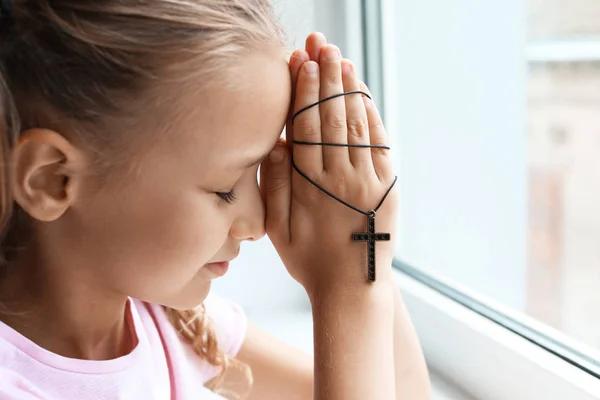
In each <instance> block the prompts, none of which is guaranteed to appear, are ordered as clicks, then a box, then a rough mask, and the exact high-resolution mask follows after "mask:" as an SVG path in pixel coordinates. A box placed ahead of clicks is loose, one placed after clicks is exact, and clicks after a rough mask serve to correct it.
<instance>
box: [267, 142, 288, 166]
mask: <svg viewBox="0 0 600 400" xmlns="http://www.w3.org/2000/svg"><path fill="white" fill-rule="evenodd" d="M284 158H285V154H284V149H283V148H282V147H281V146H275V148H274V149H273V150H271V154H270V155H269V161H271V162H272V163H273V164H281V162H282V161H283V159H284Z"/></svg>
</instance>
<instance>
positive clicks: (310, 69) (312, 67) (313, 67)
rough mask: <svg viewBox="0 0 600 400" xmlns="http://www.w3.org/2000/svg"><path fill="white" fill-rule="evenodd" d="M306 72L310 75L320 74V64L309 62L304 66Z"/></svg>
mask: <svg viewBox="0 0 600 400" xmlns="http://www.w3.org/2000/svg"><path fill="white" fill-rule="evenodd" d="M304 70H305V71H306V72H307V73H308V74H310V75H316V74H317V72H319V64H317V63H316V62H314V61H307V62H306V63H305V64H304Z"/></svg>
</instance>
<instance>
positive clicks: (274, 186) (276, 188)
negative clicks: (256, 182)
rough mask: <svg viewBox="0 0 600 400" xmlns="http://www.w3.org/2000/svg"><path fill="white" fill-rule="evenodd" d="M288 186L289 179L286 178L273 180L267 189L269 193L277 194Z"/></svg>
mask: <svg viewBox="0 0 600 400" xmlns="http://www.w3.org/2000/svg"><path fill="white" fill-rule="evenodd" d="M287 186H288V182H287V179H285V178H271V180H270V181H269V184H268V185H267V187H266V190H267V193H270V194H272V193H277V192H280V191H281V190H283V189H284V188H286V187H287Z"/></svg>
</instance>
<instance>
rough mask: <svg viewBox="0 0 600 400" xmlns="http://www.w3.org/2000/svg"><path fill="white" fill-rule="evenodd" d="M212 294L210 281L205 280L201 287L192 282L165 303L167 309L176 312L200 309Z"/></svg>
mask: <svg viewBox="0 0 600 400" xmlns="http://www.w3.org/2000/svg"><path fill="white" fill-rule="evenodd" d="M209 292H210V281H206V280H204V281H203V282H202V284H201V285H199V284H198V283H197V282H191V283H190V284H189V285H187V286H186V287H185V288H184V289H182V290H181V292H180V293H179V294H178V295H176V296H174V297H173V298H172V299H168V300H167V301H165V302H164V303H163V305H164V306H165V307H169V308H173V309H175V310H182V311H183V310H191V309H194V308H196V307H198V306H199V305H200V304H202V302H203V301H204V299H206V296H208V293H209Z"/></svg>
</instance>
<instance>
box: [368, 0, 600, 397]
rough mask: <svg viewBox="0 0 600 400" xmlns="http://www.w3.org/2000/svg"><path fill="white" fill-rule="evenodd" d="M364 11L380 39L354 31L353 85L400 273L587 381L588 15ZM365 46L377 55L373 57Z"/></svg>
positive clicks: (595, 79) (591, 322) (377, 6)
mask: <svg viewBox="0 0 600 400" xmlns="http://www.w3.org/2000/svg"><path fill="white" fill-rule="evenodd" d="M363 4H364V5H365V7H366V9H367V13H368V12H370V13H371V14H372V16H371V18H368V19H367V21H371V27H372V26H373V25H379V27H380V29H379V31H378V32H377V33H376V34H373V33H372V32H370V30H369V28H368V27H369V24H368V23H367V29H365V33H366V34H367V41H366V42H365V47H366V49H365V51H364V54H365V55H366V57H365V60H366V61H365V62H366V64H367V68H366V69H365V74H366V76H367V78H368V79H369V83H371V82H373V83H374V84H375V86H376V87H377V88H378V89H379V93H378V95H379V96H380V98H381V100H380V101H381V102H382V105H383V107H384V110H385V119H386V125H387V127H388V131H389V133H390V136H391V140H392V142H393V144H394V148H395V157H396V162H397V169H398V171H399V178H400V179H399V184H400V188H401V192H402V196H401V197H402V201H401V215H400V218H399V226H400V232H399V237H398V238H397V249H398V253H397V257H398V262H397V264H398V267H399V268H400V269H401V270H402V271H404V272H406V273H407V274H409V275H411V276H413V277H415V278H416V279H417V280H419V281H421V282H424V283H426V284H428V285H429V286H431V287H433V288H435V289H436V290H438V291H441V292H443V293H444V294H446V295H448V296H449V297H451V298H453V299H455V300H457V301H459V302H461V303H463V304H465V305H467V306H468V307H469V308H470V309H472V310H475V311H476V312H477V313H479V314H482V315H485V316H486V317H487V318H489V319H491V320H494V321H496V322H497V323H498V324H500V325H501V326H503V327H505V328H508V329H509V330H510V331H512V332H516V333H518V335H520V336H521V337H523V338H525V339H526V340H527V341H530V342H534V343H536V345H537V346H539V347H540V348H541V349H543V350H544V351H546V352H547V353H548V354H551V355H553V356H558V358H560V359H561V360H564V361H565V362H567V363H570V364H571V365H574V366H576V367H577V368H580V369H581V370H582V371H584V372H585V373H586V374H589V376H590V377H591V378H593V379H594V380H597V378H598V377H600V375H599V371H600V368H599V367H600V351H599V350H600V312H598V311H597V310H598V305H597V304H598V303H599V300H600V22H599V21H600V8H598V6H597V3H596V2H594V1H593V0H577V1H569V2H567V1H558V0H525V1H515V0H509V1H498V2H482V1H475V0H455V1H452V2H440V1H436V0H419V1H415V0H382V1H373V2H370V1H363ZM369 10H370V11H369ZM377 34H379V35H380V41H379V43H381V49H380V50H378V49H377V45H375V47H376V48H375V49H373V48H369V47H372V46H373V43H377V42H375V41H374V40H375V38H376V35H377ZM369 35H370V36H369ZM373 54H375V55H377V54H379V56H378V57H375V58H374V57H373V56H372V55H373ZM377 74H379V75H380V76H382V77H383V79H381V80H378V79H377ZM419 310H420V311H422V310H421V309H419ZM413 317H414V318H416V319H417V320H419V319H421V317H419V316H416V315H415V314H414V313H413ZM431 320H432V318H429V320H428V321H427V323H431ZM429 330H431V326H425V323H423V326H422V327H421V329H420V334H421V335H422V336H427V335H428V334H430V333H428V331H429ZM448 335H450V334H448ZM435 340H437V341H443V340H444V339H442V338H440V335H439V331H438V334H437V335H436V336H435ZM426 341H427V340H426ZM436 345H437V344H436ZM467 345H468V344H467ZM449 346H452V344H449ZM436 349H438V350H439V348H436ZM486 351H487V350H486V349H477V350H475V349H470V351H469V350H464V351H462V353H460V354H459V356H460V355H462V356H464V357H470V356H471V355H470V354H468V353H469V352H483V353H485V352H486ZM489 354H491V352H490V353H489ZM498 354H501V353H500V352H499V353H498ZM433 357H435V355H433ZM480 361H482V362H485V363H486V366H487V365H488V363H493V362H496V361H497V360H495V359H494V360H492V359H491V357H490V358H489V359H488V360H487V361H486V360H485V358H481V359H480ZM443 367H444V366H443V365H442V366H441V368H443ZM512 367H513V368H514V367H515V365H513V366H512ZM518 367H519V368H520V367H521V366H518ZM471 368H473V365H471ZM477 368H479V369H481V368H483V367H482V365H478V366H477ZM497 369H498V371H496V372H498V373H499V371H500V367H498V368H497ZM476 372H478V371H474V370H473V369H471V370H470V372H467V373H470V374H471V375H472V376H475V375H476ZM564 376H565V375H563V376H562V377H561V379H562V378H564ZM557 377H560V374H558V375H557ZM492 379H494V378H493V377H492V378H490V380H492ZM496 379H497V378H496ZM520 379H521V380H522V379H523V378H520ZM471 383H472V384H473V385H472V386H473V387H475V386H478V385H480V384H481V382H478V383H474V382H471ZM524 385H525V383H524ZM550 385H551V384H550ZM504 386H506V385H504ZM538 389H539V388H538ZM467 390H468V388H467ZM498 390H499V392H497V393H500V391H501V390H504V388H502V387H500V388H499V389H498ZM506 390H508V389H506ZM538 392H539V390H538ZM480 393H481V392H480ZM483 393H492V392H491V391H490V390H488V391H483ZM520 393H521V395H522V393H523V392H522V391H521V392H520ZM563 393H571V392H568V391H565V392H563ZM586 393H588V392H586ZM538 395H539V393H538ZM555 395H556V394H555ZM494 398H517V397H514V396H513V397H502V396H500V397H494ZM518 398H534V397H518ZM535 398H544V397H535ZM545 398H552V399H554V398H557V399H558V398H561V399H562V398H573V399H575V398H577V399H578V398H584V397H576V396H572V397H554V396H552V397H545ZM585 398H597V397H585Z"/></svg>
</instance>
